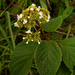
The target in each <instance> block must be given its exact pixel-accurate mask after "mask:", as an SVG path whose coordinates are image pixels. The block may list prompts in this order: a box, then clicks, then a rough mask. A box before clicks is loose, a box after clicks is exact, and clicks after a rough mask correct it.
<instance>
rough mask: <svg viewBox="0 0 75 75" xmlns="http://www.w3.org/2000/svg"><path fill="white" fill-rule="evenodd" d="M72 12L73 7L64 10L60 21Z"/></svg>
mask: <svg viewBox="0 0 75 75" xmlns="http://www.w3.org/2000/svg"><path fill="white" fill-rule="evenodd" d="M73 10H74V7H72V6H70V7H69V8H66V9H65V10H64V12H63V14H62V20H64V19H65V18H67V17H68V16H69V15H70V14H71V13H72V11H73Z"/></svg>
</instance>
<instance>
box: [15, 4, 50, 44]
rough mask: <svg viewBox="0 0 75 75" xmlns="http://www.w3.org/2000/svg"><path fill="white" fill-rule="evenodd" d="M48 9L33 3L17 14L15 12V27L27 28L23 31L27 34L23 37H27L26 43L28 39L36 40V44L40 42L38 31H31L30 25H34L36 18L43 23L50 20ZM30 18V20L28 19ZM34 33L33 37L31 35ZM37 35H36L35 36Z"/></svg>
mask: <svg viewBox="0 0 75 75" xmlns="http://www.w3.org/2000/svg"><path fill="white" fill-rule="evenodd" d="M49 14H50V13H49V11H48V10H46V9H44V8H41V7H40V6H38V7H36V5H35V4H34V3H33V4H32V5H31V6H29V7H28V8H27V9H26V10H23V11H22V14H20V15H18V14H17V22H15V23H14V26H15V27H23V26H24V27H26V28H27V29H29V30H28V31H26V32H25V33H27V35H28V36H26V37H23V39H26V38H27V39H28V41H27V42H26V44H28V42H29V41H33V40H34V41H37V42H38V44H40V33H39V32H35V33H36V34H35V33H33V32H31V27H34V26H35V24H36V22H34V21H35V19H36V18H37V17H38V18H37V21H38V22H39V23H45V22H49V20H50V15H49ZM30 19H31V20H30ZM32 35H34V36H35V37H34V39H33V38H32V37H31V36H32ZM37 36H38V37H37Z"/></svg>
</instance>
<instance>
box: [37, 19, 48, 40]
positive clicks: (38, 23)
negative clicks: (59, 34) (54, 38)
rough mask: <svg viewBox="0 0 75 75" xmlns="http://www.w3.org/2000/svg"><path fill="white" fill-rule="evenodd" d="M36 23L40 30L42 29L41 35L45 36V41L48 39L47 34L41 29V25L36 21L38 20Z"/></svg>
mask: <svg viewBox="0 0 75 75" xmlns="http://www.w3.org/2000/svg"><path fill="white" fill-rule="evenodd" d="M36 23H37V24H38V26H39V27H40V30H41V31H42V33H43V35H44V36H45V38H46V39H47V41H49V38H47V35H46V34H45V32H44V31H43V29H42V27H41V25H40V24H39V23H38V21H37V20H36Z"/></svg>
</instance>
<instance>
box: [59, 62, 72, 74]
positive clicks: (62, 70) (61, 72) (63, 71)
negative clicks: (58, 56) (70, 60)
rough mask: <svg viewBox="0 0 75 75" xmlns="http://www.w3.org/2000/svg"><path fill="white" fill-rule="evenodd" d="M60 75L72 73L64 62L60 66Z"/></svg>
mask: <svg viewBox="0 0 75 75" xmlns="http://www.w3.org/2000/svg"><path fill="white" fill-rule="evenodd" d="M58 75H71V72H70V71H69V69H68V68H67V67H66V66H65V64H64V63H62V64H61V66H60V68H59V74H58Z"/></svg>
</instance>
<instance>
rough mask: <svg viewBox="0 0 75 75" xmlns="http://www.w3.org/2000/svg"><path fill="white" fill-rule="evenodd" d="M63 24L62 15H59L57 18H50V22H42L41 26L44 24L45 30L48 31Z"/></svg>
mask: <svg viewBox="0 0 75 75" xmlns="http://www.w3.org/2000/svg"><path fill="white" fill-rule="evenodd" d="M61 24H62V17H61V16H59V17H57V18H55V19H52V20H50V21H49V22H46V23H42V25H41V26H42V28H43V30H45V31H47V32H48V31H51V32H53V31H55V30H56V29H57V28H59V27H60V26H61Z"/></svg>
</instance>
